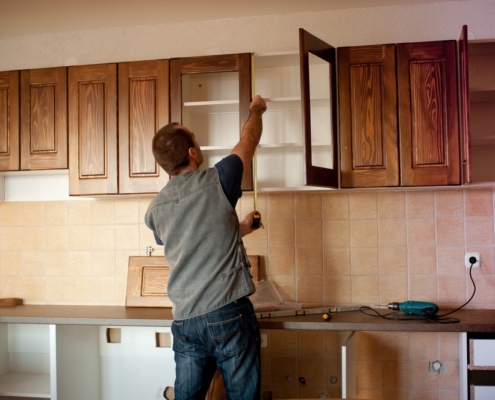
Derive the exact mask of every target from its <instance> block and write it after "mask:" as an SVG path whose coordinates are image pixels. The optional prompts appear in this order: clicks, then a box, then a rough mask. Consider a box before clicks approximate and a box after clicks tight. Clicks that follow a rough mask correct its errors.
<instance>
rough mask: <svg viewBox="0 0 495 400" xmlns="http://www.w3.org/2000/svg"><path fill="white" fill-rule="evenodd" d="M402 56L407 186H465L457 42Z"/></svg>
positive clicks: (409, 47)
mask: <svg viewBox="0 0 495 400" xmlns="http://www.w3.org/2000/svg"><path fill="white" fill-rule="evenodd" d="M397 51H398V91H399V127H400V128H399V129H400V157H401V185H402V186H428V185H458V184H460V153H459V121H458V117H459V114H458V97H457V70H456V66H457V63H456V42H455V41H442V42H428V43H403V44H399V45H398V47H397Z"/></svg>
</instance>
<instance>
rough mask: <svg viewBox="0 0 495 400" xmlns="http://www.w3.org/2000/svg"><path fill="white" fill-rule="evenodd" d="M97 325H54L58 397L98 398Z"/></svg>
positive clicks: (69, 399) (73, 399) (65, 399)
mask: <svg viewBox="0 0 495 400" xmlns="http://www.w3.org/2000/svg"><path fill="white" fill-rule="evenodd" d="M98 333H99V330H98V326H83V325H77V326H76V325H58V326H57V395H58V396H57V397H58V400H88V399H91V400H100V398H101V397H100V359H99V350H98V345H99V340H98Z"/></svg>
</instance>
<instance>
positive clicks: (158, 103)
mask: <svg viewBox="0 0 495 400" xmlns="http://www.w3.org/2000/svg"><path fill="white" fill-rule="evenodd" d="M118 74H119V145H118V146H119V193H120V194H130V193H157V192H159V191H160V190H161V189H162V187H163V186H165V184H166V183H167V181H168V175H167V174H166V173H165V172H164V171H163V170H162V169H161V168H160V166H159V165H158V164H157V163H156V161H155V158H154V157H153V153H152V151H151V142H152V140H153V136H155V133H156V132H157V131H158V130H159V129H160V128H161V127H162V126H164V125H166V124H167V123H168V122H169V101H168V99H169V83H168V79H169V61H168V60H153V61H142V62H130V63H120V64H119V66H118Z"/></svg>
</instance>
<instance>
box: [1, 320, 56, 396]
mask: <svg viewBox="0 0 495 400" xmlns="http://www.w3.org/2000/svg"><path fill="white" fill-rule="evenodd" d="M55 377H56V361H55V326H54V325H32V324H0V399H11V398H12V399H13V398H17V399H18V398H23V399H27V398H30V399H52V400H56V399H57V388H56V378H55Z"/></svg>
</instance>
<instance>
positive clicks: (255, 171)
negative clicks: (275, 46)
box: [251, 53, 258, 211]
mask: <svg viewBox="0 0 495 400" xmlns="http://www.w3.org/2000/svg"><path fill="white" fill-rule="evenodd" d="M251 91H252V97H254V96H255V95H256V83H255V78H254V53H252V54H251ZM253 202H254V211H257V210H258V209H257V208H256V207H257V205H258V151H257V150H256V149H254V155H253Z"/></svg>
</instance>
